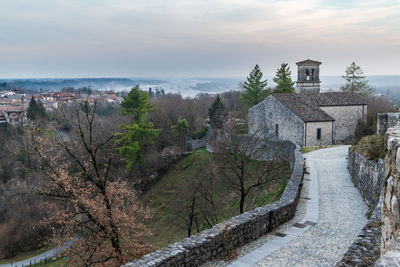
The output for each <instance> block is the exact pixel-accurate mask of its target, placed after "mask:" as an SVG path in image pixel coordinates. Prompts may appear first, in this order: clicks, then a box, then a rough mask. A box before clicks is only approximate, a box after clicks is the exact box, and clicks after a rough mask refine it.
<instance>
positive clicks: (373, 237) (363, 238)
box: [336, 220, 381, 267]
mask: <svg viewBox="0 0 400 267" xmlns="http://www.w3.org/2000/svg"><path fill="white" fill-rule="evenodd" d="M380 248H381V223H380V221H373V220H371V221H369V222H368V223H367V225H366V226H364V228H363V229H362V232H361V234H359V235H358V238H357V239H356V240H355V241H354V242H353V244H352V245H351V246H350V247H349V249H348V250H347V251H346V253H345V254H344V256H343V259H342V260H341V261H339V262H338V263H337V264H336V267H350V266H373V265H374V263H375V262H376V261H377V259H379V257H380V255H381V250H380Z"/></svg>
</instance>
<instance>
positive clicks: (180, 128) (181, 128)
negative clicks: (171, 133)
mask: <svg viewBox="0 0 400 267" xmlns="http://www.w3.org/2000/svg"><path fill="white" fill-rule="evenodd" d="M171 128H172V129H175V130H176V133H177V135H178V136H181V135H182V134H184V133H185V132H186V131H187V130H189V123H188V121H187V120H186V119H183V120H179V121H178V122H177V123H176V125H172V126H171Z"/></svg>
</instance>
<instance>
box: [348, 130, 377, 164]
mask: <svg viewBox="0 0 400 267" xmlns="http://www.w3.org/2000/svg"><path fill="white" fill-rule="evenodd" d="M351 150H352V151H356V152H358V153H360V154H361V155H363V156H364V157H366V158H367V159H369V160H375V161H376V160H378V159H380V158H384V157H385V138H384V136H382V135H377V134H374V135H369V136H366V137H364V138H362V139H361V140H360V141H359V142H358V144H357V145H354V146H352V148H351Z"/></svg>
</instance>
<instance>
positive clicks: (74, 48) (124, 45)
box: [0, 0, 400, 78]
mask: <svg viewBox="0 0 400 267" xmlns="http://www.w3.org/2000/svg"><path fill="white" fill-rule="evenodd" d="M0 11H1V13H0V78H19V77H102V76H106V77H172V76H173V77H217V76H221V77H224V76H226V77H228V76H232V77H236V76H246V75H247V74H248V72H249V71H250V69H251V68H252V66H254V64H256V63H258V64H260V65H261V67H262V69H263V70H264V73H266V74H268V75H273V74H274V73H275V70H276V68H277V67H278V66H279V64H280V63H282V62H289V64H290V65H291V66H292V68H295V62H296V61H300V60H303V59H306V58H311V59H315V60H319V61H322V62H323V65H322V66H321V72H322V73H321V74H322V75H338V74H339V75H340V74H342V73H343V72H344V69H345V67H346V66H347V65H349V64H350V63H351V62H352V61H355V62H356V63H358V64H359V65H361V66H362V67H363V69H364V71H365V73H366V74H368V75H373V74H379V75H380V74H400V1H399V0H336V1H335V0H301V1H299V0H275V1H274V0H229V1H228V0H1V1H0Z"/></svg>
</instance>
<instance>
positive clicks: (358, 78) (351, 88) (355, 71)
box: [341, 62, 375, 96]
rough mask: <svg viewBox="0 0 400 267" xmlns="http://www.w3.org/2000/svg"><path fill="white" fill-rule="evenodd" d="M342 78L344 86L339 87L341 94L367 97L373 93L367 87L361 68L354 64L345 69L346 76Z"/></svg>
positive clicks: (367, 83)
mask: <svg viewBox="0 0 400 267" xmlns="http://www.w3.org/2000/svg"><path fill="white" fill-rule="evenodd" d="M342 78H343V79H345V80H346V83H345V85H343V86H342V87H341V89H342V91H343V92H349V93H353V94H358V95H363V96H369V95H371V94H373V93H374V91H375V90H374V89H373V88H372V87H371V86H370V85H369V82H368V80H367V78H366V77H365V76H364V72H363V70H362V69H361V67H360V66H358V65H356V63H354V62H353V63H351V65H350V66H348V67H347V68H346V74H345V75H344V76H342Z"/></svg>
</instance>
